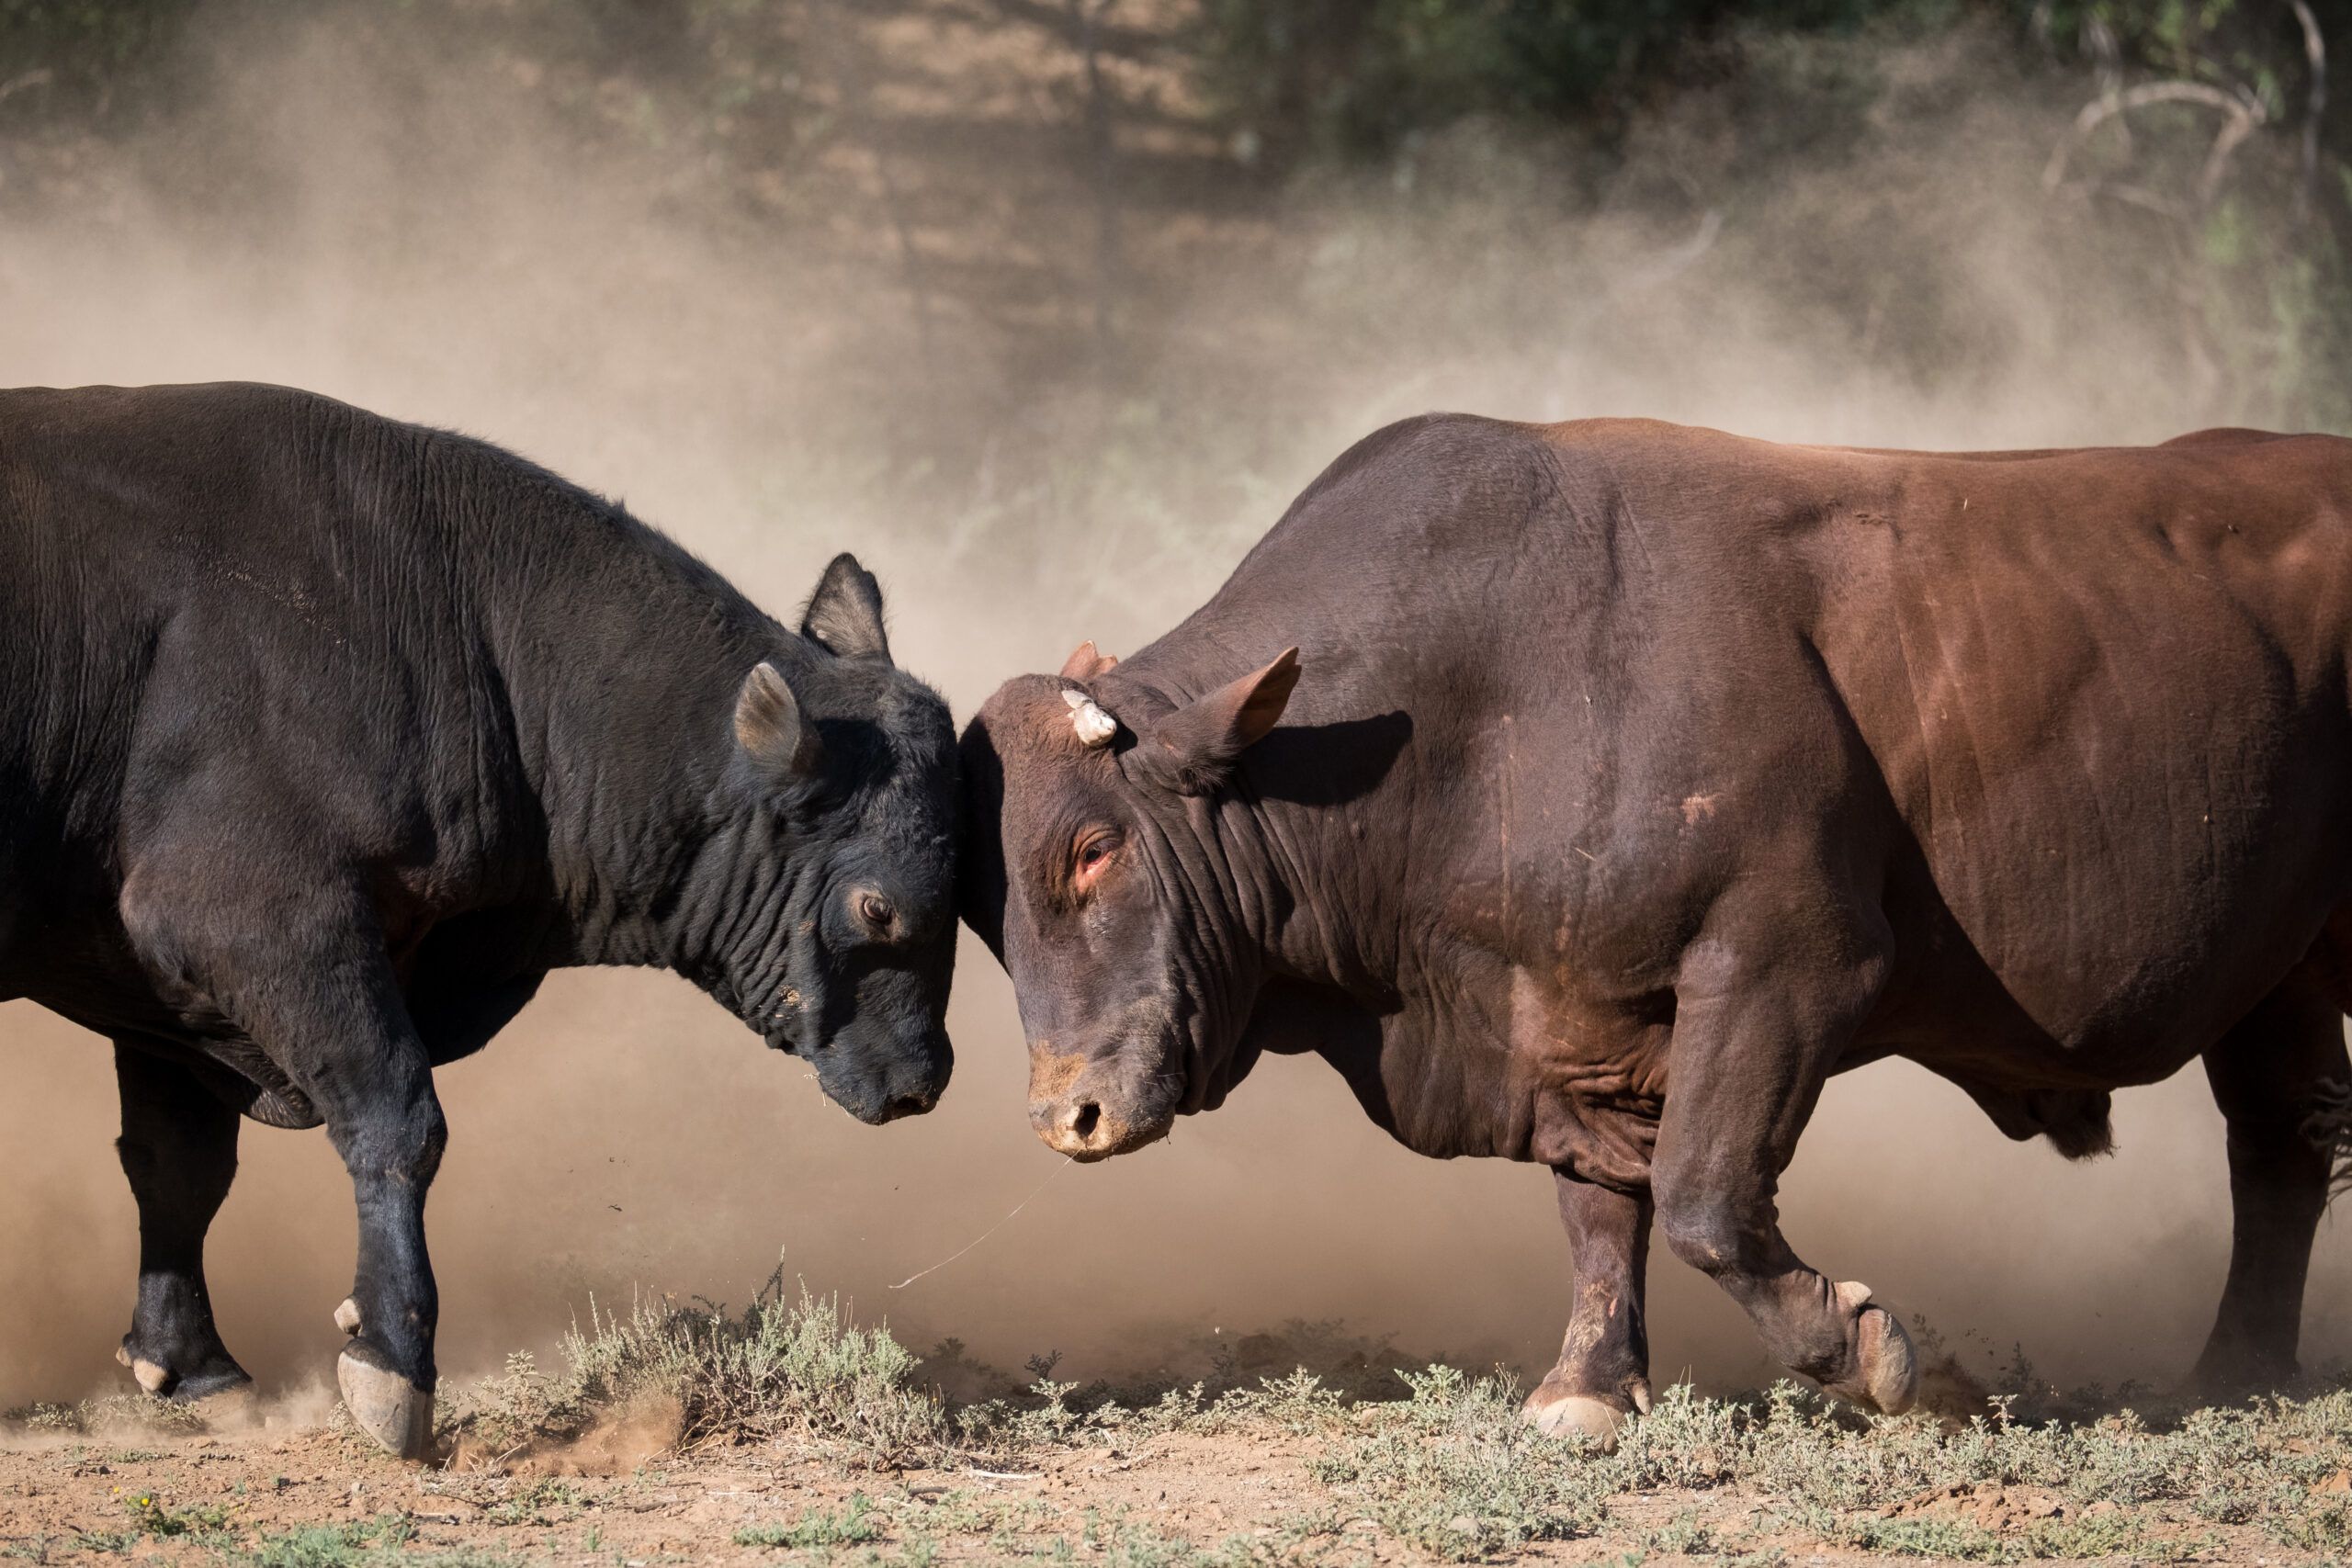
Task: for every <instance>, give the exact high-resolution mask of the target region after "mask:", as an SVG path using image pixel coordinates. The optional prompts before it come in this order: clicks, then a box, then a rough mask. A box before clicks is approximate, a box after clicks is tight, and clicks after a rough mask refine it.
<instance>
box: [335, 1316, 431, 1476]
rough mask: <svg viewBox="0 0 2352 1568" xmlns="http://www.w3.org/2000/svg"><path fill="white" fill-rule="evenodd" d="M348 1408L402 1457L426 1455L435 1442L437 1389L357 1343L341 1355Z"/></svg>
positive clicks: (338, 1373) (338, 1366)
mask: <svg viewBox="0 0 2352 1568" xmlns="http://www.w3.org/2000/svg"><path fill="white" fill-rule="evenodd" d="M334 1373H335V1382H336V1384H337V1385H338V1386H339V1387H341V1388H342V1390H343V1405H344V1408H345V1409H346V1410H348V1411H350V1412H351V1418H352V1420H353V1421H354V1422H356V1423H357V1425H358V1427H359V1429H360V1430H361V1431H363V1432H365V1433H367V1434H368V1436H369V1437H371V1438H375V1439H376V1441H378V1442H379V1443H381V1444H382V1445H383V1446H384V1449H385V1450H386V1451H387V1452H389V1453H394V1454H398V1455H399V1456H400V1457H401V1458H402V1459H423V1458H424V1453H425V1450H427V1449H428V1448H429V1447H431V1446H432V1442H433V1395H432V1393H431V1392H430V1391H429V1390H426V1389H421V1388H419V1387H417V1386H416V1385H415V1384H414V1383H413V1382H409V1381H408V1379H407V1378H405V1377H402V1376H401V1374H400V1373H398V1372H396V1371H392V1370H391V1369H390V1367H387V1366H384V1365H382V1364H380V1362H379V1358H378V1356H377V1353H376V1351H375V1350H374V1349H373V1348H370V1347H368V1346H367V1345H364V1344H355V1345H353V1346H351V1347H350V1348H348V1349H346V1350H345V1351H344V1353H343V1354H342V1356H341V1357H340V1358H338V1359H336V1361H335V1368H334Z"/></svg>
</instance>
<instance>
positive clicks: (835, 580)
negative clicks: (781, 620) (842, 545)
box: [800, 551, 890, 664]
mask: <svg viewBox="0 0 2352 1568" xmlns="http://www.w3.org/2000/svg"><path fill="white" fill-rule="evenodd" d="M800 635H801V636H802V637H807V638H808V639H809V641H810V642H813V643H815V644H817V645H818V646H819V647H820V648H823V649H826V650H827V651H828V652H831V653H836V654H839V655H840V656H841V657H842V658H843V659H878V660H882V662H883V663H885V664H888V663H889V662H890V639H889V637H888V636H887V635H885V634H884V632H883V630H882V585H881V584H880V583H878V582H876V581H874V574H873V573H872V572H870V571H868V570H865V568H864V567H862V566H860V565H858V564H857V558H856V557H855V556H854V555H851V554H849V553H848V552H847V551H843V552H842V554H840V555H837V556H835V557H834V558H833V563H832V564H831V566H829V567H827V568H826V569H825V575H824V576H822V577H820V578H819V579H818V580H817V592H814V593H812V594H810V595H809V608H808V609H807V610H805V611H803V612H802V613H801V616H800Z"/></svg>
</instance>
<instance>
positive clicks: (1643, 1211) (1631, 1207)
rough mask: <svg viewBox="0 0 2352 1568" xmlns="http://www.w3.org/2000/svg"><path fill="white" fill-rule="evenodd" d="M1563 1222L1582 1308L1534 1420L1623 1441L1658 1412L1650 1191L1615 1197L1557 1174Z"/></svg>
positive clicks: (1563, 1431)
mask: <svg viewBox="0 0 2352 1568" xmlns="http://www.w3.org/2000/svg"><path fill="white" fill-rule="evenodd" d="M1552 1174H1553V1179H1554V1181H1555V1183H1556V1184H1557V1186H1558V1189H1559V1199H1560V1223H1561V1224H1563V1225H1564V1226H1566V1229H1567V1233H1568V1250H1569V1252H1570V1254H1571V1255H1572V1258H1573V1260H1574V1267H1575V1270H1576V1305H1575V1307H1574V1309H1573V1310H1572V1311H1571V1313H1570V1314H1569V1317H1568V1332H1567V1336H1566V1338H1565V1339H1563V1340H1562V1341H1561V1344H1560V1361H1559V1364H1558V1365H1557V1366H1555V1367H1554V1368H1553V1369H1552V1371H1551V1375H1550V1376H1548V1377H1546V1378H1545V1379H1544V1382H1543V1383H1542V1384H1541V1385H1540V1386H1539V1387H1538V1388H1537V1389H1536V1390H1535V1392H1534V1393H1532V1394H1530V1395H1529V1396H1528V1400H1527V1418H1528V1420H1529V1421H1531V1422H1532V1423H1533V1424H1534V1425H1535V1426H1536V1427H1538V1428H1539V1429H1541V1430H1542V1431H1544V1432H1545V1433H1546V1434H1548V1435H1550V1436H1553V1437H1565V1436H1567V1435H1569V1434H1571V1433H1582V1434H1583V1435H1585V1436H1587V1437H1589V1438H1597V1439H1599V1440H1600V1442H1601V1443H1602V1444H1604V1445H1608V1444H1611V1443H1613V1442H1615V1440H1616V1437H1617V1429H1618V1427H1621V1426H1622V1425H1623V1423H1624V1420H1625V1418H1626V1417H1627V1416H1631V1415H1633V1414H1634V1413H1635V1412H1636V1411H1639V1412H1642V1413H1645V1414H1646V1413H1647V1412H1648V1410H1649V1407H1650V1381H1649V1371H1650V1344H1649V1331H1648V1329H1647V1327H1646V1326H1645V1324H1644V1321H1643V1296H1642V1292H1643V1288H1644V1284H1645V1273H1646V1271H1647V1269H1648V1264H1649V1251H1650V1201H1649V1197H1648V1195H1647V1194H1646V1193H1644V1194H1639V1195H1635V1194H1633V1193H1626V1192H1617V1191H1612V1190H1610V1189H1608V1188H1606V1187H1596V1186H1594V1185H1593V1184H1592V1183H1591V1182H1589V1181H1585V1180H1582V1179H1578V1178H1577V1177H1575V1176H1573V1175H1570V1174H1569V1173H1568V1172H1566V1171H1564V1170H1555V1171H1554V1172H1553V1173H1552Z"/></svg>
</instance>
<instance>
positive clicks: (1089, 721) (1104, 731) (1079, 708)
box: [1062, 687, 1119, 746]
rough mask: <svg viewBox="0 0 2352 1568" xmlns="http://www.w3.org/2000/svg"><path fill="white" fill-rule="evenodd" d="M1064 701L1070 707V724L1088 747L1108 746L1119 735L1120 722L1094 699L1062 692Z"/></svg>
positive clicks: (1068, 690) (1080, 694) (1067, 689)
mask: <svg viewBox="0 0 2352 1568" xmlns="http://www.w3.org/2000/svg"><path fill="white" fill-rule="evenodd" d="M1062 701H1064V702H1066V703H1068V704H1069V722H1070V726H1071V728H1074V729H1076V730H1077V731H1078V738H1079V739H1080V741H1082V742H1084V743H1085V744H1086V745H1088V746H1108V745H1109V744H1111V738H1112V737H1113V736H1114V735H1116V734H1118V733H1119V721H1118V720H1117V719H1115V718H1113V717H1112V716H1110V715H1109V714H1107V713H1105V712H1103V709H1102V707H1101V706H1100V705H1098V704H1097V703H1096V702H1095V700H1094V699H1093V698H1092V697H1090V696H1088V695H1087V694H1085V693H1084V692H1077V691H1072V690H1070V689H1069V688H1068V687H1064V688H1063V690H1062Z"/></svg>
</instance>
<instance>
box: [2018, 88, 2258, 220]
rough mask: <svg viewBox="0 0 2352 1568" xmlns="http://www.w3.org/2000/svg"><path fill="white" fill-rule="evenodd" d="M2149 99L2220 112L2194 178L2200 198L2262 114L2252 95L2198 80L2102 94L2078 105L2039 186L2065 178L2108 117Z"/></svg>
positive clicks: (2150, 102) (2207, 194) (2209, 191)
mask: <svg viewBox="0 0 2352 1568" xmlns="http://www.w3.org/2000/svg"><path fill="white" fill-rule="evenodd" d="M2153 104H2195V105H2197V106H2199V107H2203V108H2210V109H2211V110H2213V111H2214V112H2216V113H2217V114H2219V115H2221V116H2222V130H2221V133H2220V134H2219V135H2218V136H2216V137H2215V138H2214V140H2213V151H2212V152H2211V153H2209V154H2207V156H2206V160H2205V172H2204V175H2202V176H2201V177H2200V178H2199V182H2198V183H2199V197H2200V199H2203V198H2207V197H2211V194H2212V191H2213V189H2214V187H2215V186H2217V185H2218V184H2219V182H2220V179H2221V175H2222V169H2223V168H2224V167H2226V165H2227V164H2228V163H2229V157H2230V154H2231V153H2232V152H2235V151H2236V150H2237V146H2238V143H2239V142H2241V141H2245V139H2246V138H2247V137H2248V136H2250V135H2252V134H2253V133H2254V131H2255V130H2256V129H2257V128H2259V127H2260V126H2261V125H2262V123H2263V121H2264V118H2265V116H2264V114H2263V111H2262V106H2261V104H2260V103H2258V102H2256V100H2254V99H2251V98H2247V97H2242V96H2239V95H2237V94H2234V93H2225V92H2223V91H2222V89H2221V88H2219V87H2214V86H2209V85H2206V84H2205V83H2203V82H2143V83H2142V84H2141V85H2138V86H2136V87H2127V88H2125V89H2124V90H2123V91H2121V92H2120V93H2112V94H2102V95H2101V96H2098V97H2096V98H2093V99H2092V100H2091V101H2090V102H2089V103H2086V104H2085V105H2084V106H2083V107H2082V109H2081V111H2080V112H2079V113H2077V114H2076V115H2075V123H2074V124H2073V125H2071V126H2069V127H2068V128H2067V130H2066V134H2065V135H2064V136H2062V137H2060V138H2059V139H2058V145H2057V146H2056V147H2054V148H2052V150H2051V153H2050V164H2049V166H2048V167H2046V168H2044V169H2043V170H2042V171H2041V188H2042V189H2044V190H2051V191H2054V190H2056V189H2057V188H2058V187H2059V186H2061V185H2063V184H2064V183H2065V179H2066V166H2067V164H2069V163H2070V162H2072V161H2073V158H2074V155H2075V152H2077V151H2078V150H2079V149H2080V148H2081V147H2082V145H2083V144H2084V143H2085V142H2086V141H2089V140H2090V138H2091V136H2092V135H2093V133H2095V132H2096V131H2097V130H2098V128H2099V127H2100V126H2102V125H2104V124H2105V123H2107V121H2108V120H2109V118H2113V117H2116V116H2120V115H2122V114H2124V113H2126V112H2127V111H2129V110H2131V109H2137V108H2146V107H2149V106H2150V105H2153Z"/></svg>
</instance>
